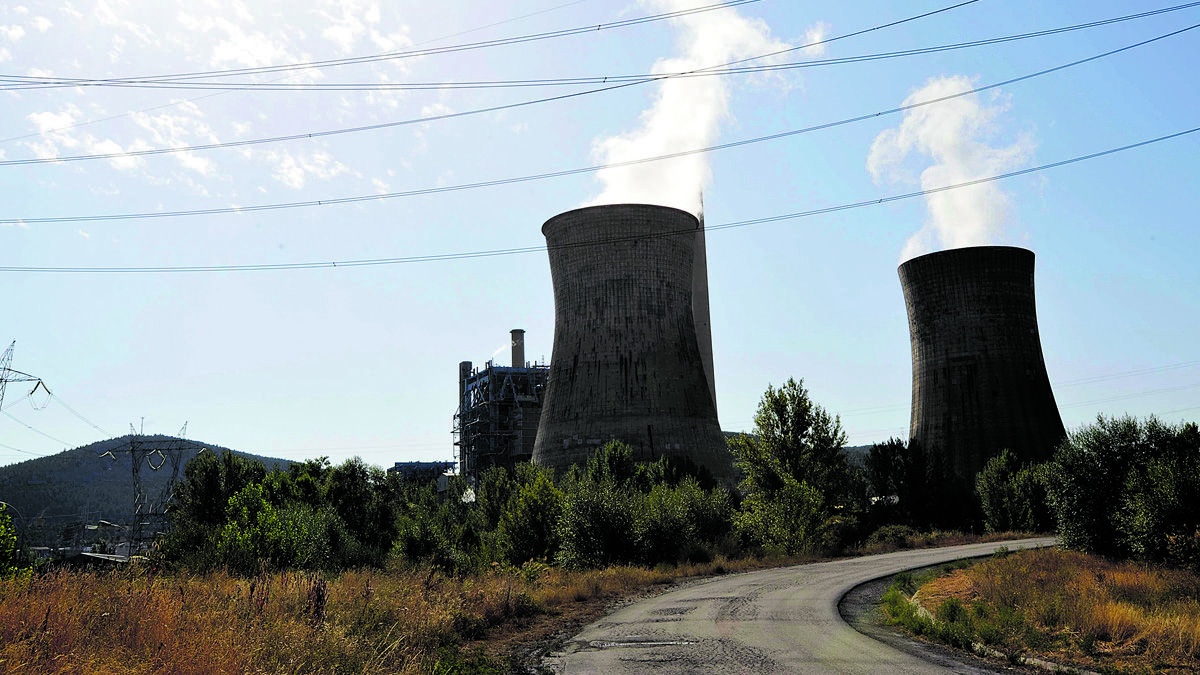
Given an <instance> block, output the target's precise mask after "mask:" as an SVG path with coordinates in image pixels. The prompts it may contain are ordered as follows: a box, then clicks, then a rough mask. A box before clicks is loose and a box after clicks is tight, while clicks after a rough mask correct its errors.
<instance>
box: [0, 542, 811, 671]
mask: <svg viewBox="0 0 1200 675" xmlns="http://www.w3.org/2000/svg"><path fill="white" fill-rule="evenodd" d="M802 561H803V560H802V559H786V560H783V559H777V560H769V561H764V560H754V559H750V560H739V561H732V562H731V561H727V560H724V559H720V558H719V559H718V560H716V561H714V562H711V563H705V564H690V565H683V566H680V567H661V568H658V569H644V568H634V567H612V568H608V569H604V570H582V571H574V570H564V569H561V568H555V567H548V566H545V565H539V564H537V563H530V564H527V565H525V566H523V567H522V568H517V569H514V568H505V567H501V566H499V565H495V566H493V568H492V569H491V570H489V571H486V572H483V573H480V574H476V575H470V576H466V577H462V578H455V577H448V576H446V575H444V574H442V573H440V572H437V571H434V570H431V569H428V568H425V569H391V570H387V571H378V570H359V571H351V572H347V573H345V574H342V575H340V576H337V577H333V578H330V579H326V578H324V577H322V576H319V575H311V574H305V573H298V572H286V573H276V574H266V575H260V576H258V577H256V578H254V579H245V578H237V577H233V576H230V575H228V574H225V573H220V572H218V573H212V574H207V575H203V576H190V575H187V574H166V573H163V574H151V573H143V572H140V571H138V570H126V571H121V572H107V573H96V572H70V571H62V572H56V573H53V574H49V575H46V576H42V577H36V576H35V577H30V578H26V579H12V580H3V581H0V672H4V673H38V674H42V673H47V674H57V673H64V674H65V673H89V674H101V675H107V674H109V673H112V674H115V673H156V674H157V673H166V674H189V673H335V672H336V673H344V672H355V673H413V672H421V671H423V670H428V669H429V668H430V667H431V666H432V665H433V663H434V662H435V661H436V660H437V658H438V655H439V650H441V649H443V648H445V647H447V646H453V645H458V644H463V643H478V641H479V640H481V639H485V638H486V637H487V636H488V634H489V632H490V631H492V630H493V629H494V628H496V627H498V626H501V625H505V624H509V623H511V622H513V621H516V620H518V619H521V618H522V617H529V616H533V615H538V614H551V615H553V614H557V613H558V612H559V611H560V610H561V609H562V608H563V607H565V606H568V605H574V604H575V603H583V602H594V601H597V600H600V601H601V602H602V603H603V601H604V600H608V599H615V598H619V597H625V596H629V595H633V594H636V593H638V592H639V591H641V590H642V589H645V588H647V587H652V586H662V585H665V584H668V583H670V582H672V581H674V580H676V579H679V578H685V577H693V576H704V575H711V574H719V573H723V572H726V571H729V572H732V571H741V570H746V569H757V568H761V567H767V566H773V565H780V564H790V563H796V562H802ZM601 606H602V605H601Z"/></svg>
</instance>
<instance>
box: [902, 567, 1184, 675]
mask: <svg viewBox="0 0 1200 675" xmlns="http://www.w3.org/2000/svg"><path fill="white" fill-rule="evenodd" d="M933 576H935V577H937V578H935V579H932V580H929V579H928V578H926V579H920V578H918V579H913V578H912V576H911V575H907V576H903V577H898V578H897V579H896V581H895V582H894V583H893V586H892V588H890V589H889V590H888V592H887V593H886V594H885V596H884V608H885V611H886V612H887V614H888V616H889V620H890V621H891V622H892V623H894V624H899V625H903V626H904V627H906V628H907V629H909V630H910V631H912V632H913V633H914V634H916V635H919V636H923V637H926V638H929V639H932V640H936V641H939V642H943V643H945V644H949V645H951V646H954V647H958V648H961V649H967V650H972V651H983V650H982V649H981V647H983V648H986V649H988V650H994V651H997V652H999V653H1001V654H1002V655H1004V656H1006V657H1007V658H1008V659H1009V660H1011V661H1013V662H1017V661H1020V660H1021V659H1023V658H1025V657H1031V656H1032V657H1038V658H1042V659H1045V660H1048V661H1052V662H1055V663H1059V664H1063V665H1070V666H1075V667H1080V668H1085V669H1088V670H1095V671H1099V672H1110V673H1120V672H1127V673H1139V672H1193V671H1195V670H1197V669H1200V603H1198V602H1197V598H1198V597H1200V576H1197V575H1196V574H1194V573H1193V572H1191V571H1190V570H1182V569H1170V568H1164V567H1157V566H1149V565H1145V564H1141V563H1131V562H1125V563H1118V562H1113V561H1110V560H1106V559H1104V558H1101V557H1099V556H1094V555H1088V554H1084V553H1079V552H1077V551H1066V550H1061V549H1042V550H1032V551H1021V552H1019V553H1013V554H1011V555H998V556H995V557H993V558H992V559H990V560H986V561H983V562H980V563H978V564H976V565H973V566H969V567H967V568H966V569H957V570H955V569H951V571H950V573H949V574H944V575H939V574H938V573H937V572H935V573H934V575H933ZM922 582H924V583H922ZM918 587H919V590H917V589H918ZM914 593H915V598H914V600H915V602H914V601H913V600H910V598H911V597H912V596H913V595H914ZM918 605H919V606H920V607H921V608H923V609H924V610H925V611H924V612H922V611H921V610H920V609H918Z"/></svg>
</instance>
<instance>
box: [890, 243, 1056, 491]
mask: <svg viewBox="0 0 1200 675" xmlns="http://www.w3.org/2000/svg"><path fill="white" fill-rule="evenodd" d="M900 284H901V286H903V288H904V303H905V305H906V306H907V308H908V327H909V334H910V337H911V340H912V372H913V380H912V382H913V384H912V420H911V425H912V426H911V429H910V435H911V442H913V443H917V444H920V446H921V447H922V448H924V449H925V450H926V451H927V452H930V453H935V456H940V457H941V458H942V459H943V461H944V462H945V464H944V466H945V469H947V470H949V471H951V472H953V473H954V474H956V475H957V476H958V477H959V478H960V479H962V480H965V481H969V484H970V485H971V487H972V488H973V487H974V479H975V474H976V473H978V472H979V471H980V470H981V469H982V468H983V465H984V464H985V463H986V462H987V460H988V459H990V458H991V457H992V456H993V455H996V454H999V452H1000V451H1001V450H1003V449H1005V448H1008V449H1009V450H1011V451H1012V452H1014V453H1015V454H1016V455H1017V456H1018V457H1020V458H1021V459H1022V461H1042V460H1044V459H1047V458H1048V457H1049V456H1050V454H1051V453H1052V452H1053V450H1054V447H1055V445H1056V444H1057V443H1058V442H1059V441H1060V440H1061V439H1062V438H1063V436H1064V435H1065V432H1064V429H1063V423H1062V418H1060V417H1059V414H1058V407H1057V406H1056V405H1055V403H1054V393H1053V392H1052V391H1051V389H1050V379H1049V377H1048V376H1047V375H1046V363H1045V361H1044V360H1043V358H1042V344H1041V340H1040V338H1039V337H1038V327H1037V311H1036V309H1035V306H1034V296H1033V252H1032V251H1028V250H1025V249H1022V248H1013V247H1009V246H979V247H973V248H960V249H952V250H948V251H941V252H938V253H930V254H928V255H923V256H920V257H917V258H913V259H912V260H909V261H908V262H906V263H904V264H902V265H900Z"/></svg>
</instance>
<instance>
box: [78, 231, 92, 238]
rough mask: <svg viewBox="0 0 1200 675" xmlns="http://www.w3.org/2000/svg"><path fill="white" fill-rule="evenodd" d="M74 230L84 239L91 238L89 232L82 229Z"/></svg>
mask: <svg viewBox="0 0 1200 675" xmlns="http://www.w3.org/2000/svg"><path fill="white" fill-rule="evenodd" d="M75 231H76V232H78V233H79V236H81V237H83V238H84V239H91V238H92V235H91V234H88V233H87V232H84V231H83V230H75Z"/></svg>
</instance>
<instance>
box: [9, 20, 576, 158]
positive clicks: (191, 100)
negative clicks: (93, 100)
mask: <svg viewBox="0 0 1200 675" xmlns="http://www.w3.org/2000/svg"><path fill="white" fill-rule="evenodd" d="M584 1H585V0H573V1H572V2H565V3H562V4H559V5H555V6H553V7H549V8H547V9H543V10H539V11H536V12H531V13H529V14H522V15H520V16H515V17H512V18H509V19H505V20H503V21H496V22H494V23H489V24H485V25H483V26H477V27H475V28H470V29H467V30H464V31H459V32H457V33H451V34H449V35H442V36H440V37H436V38H431V39H428V40H424V41H422V42H418V43H416V45H414V46H420V45H425V44H432V43H434V42H440V41H442V40H448V39H450V38H455V37H458V36H460V35H467V34H469V33H475V32H478V31H481V30H486V29H488V28H494V27H495V26H501V25H504V24H507V23H513V22H514V21H520V20H522V19H527V18H529V17H532V16H538V15H540V14H546V13H548V12H553V11H557V10H559V9H562V8H564V7H570V6H571V5H577V4H579V3H581V2H584ZM281 79H283V78H281ZM227 93H229V92H217V93H214V94H205V95H204V96H196V97H193V98H189V99H185V100H183V101H171V102H170V103H164V104H162V105H156V106H151V107H149V108H142V109H141V110H138V111H131V112H125V113H121V114H119V115H109V116H108V117H100V118H95V119H90V120H86V121H82V122H76V123H74V124H68V125H66V126H62V127H55V128H53V129H47V130H46V132H60V131H68V130H70V129H77V128H79V127H85V126H90V125H93V124H100V123H102V122H110V121H112V120H115V119H121V118H123V117H129V116H130V115H132V114H135V113H146V112H152V111H155V110H161V109H163V108H173V107H175V106H177V105H180V104H183V103H195V102H196V101H202V100H204V99H208V98H214V97H217V96H224V95H225V94H227ZM42 133H43V132H42V131H37V132H34V133H30V134H24V135H21V136H10V137H8V138H4V139H0V143H9V142H12V141H20V140H24V139H26V138H33V137H35V136H40V135H42Z"/></svg>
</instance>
